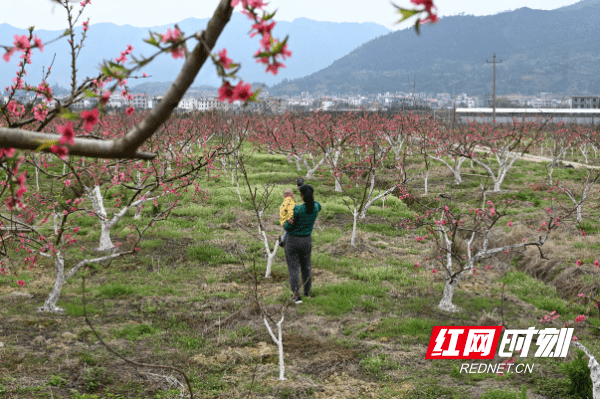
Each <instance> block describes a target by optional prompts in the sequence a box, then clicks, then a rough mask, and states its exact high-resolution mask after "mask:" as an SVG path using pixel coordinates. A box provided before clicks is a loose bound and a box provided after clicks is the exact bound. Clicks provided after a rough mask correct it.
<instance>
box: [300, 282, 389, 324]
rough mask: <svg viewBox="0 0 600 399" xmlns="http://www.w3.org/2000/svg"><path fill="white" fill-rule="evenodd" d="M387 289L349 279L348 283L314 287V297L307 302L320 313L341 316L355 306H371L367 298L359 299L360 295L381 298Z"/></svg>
mask: <svg viewBox="0 0 600 399" xmlns="http://www.w3.org/2000/svg"><path fill="white" fill-rule="evenodd" d="M387 291H388V290H387V289H385V288H383V287H381V286H376V285H370V284H363V283H360V282H358V281H350V282H348V283H340V284H332V285H326V286H323V287H315V288H314V295H315V297H314V298H313V299H311V300H310V302H307V303H308V304H309V305H310V307H315V308H317V309H318V310H319V312H320V313H323V314H327V315H332V316H341V315H343V314H346V313H348V312H351V311H352V310H353V309H355V308H356V307H357V306H363V305H367V306H372V304H371V302H370V301H369V300H361V299H360V298H361V297H362V296H368V297H374V298H383V297H385V294H386V293H387Z"/></svg>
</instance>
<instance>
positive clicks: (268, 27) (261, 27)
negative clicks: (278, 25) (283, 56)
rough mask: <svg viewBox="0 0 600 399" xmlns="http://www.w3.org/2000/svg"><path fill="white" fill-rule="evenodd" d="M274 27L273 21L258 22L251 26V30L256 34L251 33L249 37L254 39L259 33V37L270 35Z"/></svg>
mask: <svg viewBox="0 0 600 399" xmlns="http://www.w3.org/2000/svg"><path fill="white" fill-rule="evenodd" d="M274 27H275V21H272V22H271V23H268V21H260V22H259V23H257V24H254V25H252V29H256V32H253V33H252V34H251V35H250V37H254V36H256V35H258V34H259V33H260V34H261V35H264V34H271V31H272V30H273V28H274Z"/></svg>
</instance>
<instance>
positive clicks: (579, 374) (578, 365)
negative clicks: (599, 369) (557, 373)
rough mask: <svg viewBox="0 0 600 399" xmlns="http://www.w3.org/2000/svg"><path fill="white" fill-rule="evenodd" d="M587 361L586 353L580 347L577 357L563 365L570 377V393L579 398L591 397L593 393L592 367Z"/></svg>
mask: <svg viewBox="0 0 600 399" xmlns="http://www.w3.org/2000/svg"><path fill="white" fill-rule="evenodd" d="M587 363H588V361H587V359H586V358H585V353H584V352H583V351H582V350H581V349H579V350H577V355H576V356H575V359H573V360H572V361H571V362H569V363H565V364H564V365H563V366H562V368H563V369H564V371H565V372H566V373H567V376H568V377H569V382H570V383H569V393H570V394H572V395H574V396H575V397H576V398H578V399H579V398H581V399H586V398H591V397H592V395H593V394H592V387H593V385H592V379H591V378H590V368H589V367H588V365H587Z"/></svg>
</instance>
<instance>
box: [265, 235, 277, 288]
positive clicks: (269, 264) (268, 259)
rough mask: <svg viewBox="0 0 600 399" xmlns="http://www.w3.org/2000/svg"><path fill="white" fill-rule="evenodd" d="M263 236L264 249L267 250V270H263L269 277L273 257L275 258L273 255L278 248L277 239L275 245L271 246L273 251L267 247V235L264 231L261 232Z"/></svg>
mask: <svg viewBox="0 0 600 399" xmlns="http://www.w3.org/2000/svg"><path fill="white" fill-rule="evenodd" d="M261 233H262V236H263V242H264V244H265V250H266V251H267V270H266V272H265V277H267V278H270V277H271V266H272V265H273V259H275V255H277V250H278V249H279V240H277V241H276V242H275V246H274V247H273V251H271V250H270V249H269V240H268V239H267V235H266V233H265V232H264V231H262V232H261Z"/></svg>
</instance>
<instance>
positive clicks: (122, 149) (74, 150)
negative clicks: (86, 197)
mask: <svg viewBox="0 0 600 399" xmlns="http://www.w3.org/2000/svg"><path fill="white" fill-rule="evenodd" d="M232 12H233V8H232V7H231V0H221V1H220V2H219V5H218V6H217V8H216V10H215V13H214V14H213V16H212V18H211V19H210V21H209V22H208V25H207V27H206V30H205V31H200V32H198V33H197V34H196V38H197V39H198V43H197V44H196V46H195V47H194V49H193V50H192V51H191V52H189V53H188V54H187V56H186V60H185V63H184V64H183V67H182V68H181V71H179V75H178V76H177V78H176V79H175V81H174V82H173V84H172V85H171V87H170V88H169V90H168V91H167V93H166V94H165V96H164V97H163V99H162V100H161V101H160V102H159V103H158V104H157V105H156V107H155V108H154V109H152V111H150V112H149V113H148V114H146V116H145V117H144V119H143V120H142V121H141V122H140V123H139V124H138V125H137V126H135V127H133V128H132V129H131V130H130V131H129V132H127V134H125V136H123V137H121V138H118V139H115V140H111V141H101V140H90V139H85V138H76V139H75V145H74V146H72V147H70V148H69V153H70V154H72V155H79V156H86V157H91V158H140V159H150V158H154V157H155V156H156V155H155V154H150V153H144V152H139V151H138V148H140V147H141V146H142V144H144V142H145V141H146V140H148V139H149V138H150V137H151V136H152V135H153V134H154V132H156V130H158V128H159V127H160V126H161V125H162V124H163V123H165V121H166V120H167V119H169V117H170V116H171V113H172V112H173V110H174V109H175V107H177V104H179V101H180V100H181V99H182V98H183V95H184V94H185V92H186V91H187V89H188V88H189V87H190V86H191V85H192V83H193V82H194V79H195V78H196V76H197V75H198V72H200V68H202V65H204V63H205V62H206V59H207V58H208V56H209V55H210V51H211V50H212V48H213V47H214V46H215V44H216V42H217V39H218V38H219V36H220V35H221V32H223V29H224V28H225V25H227V23H228V22H229V19H230V18H231V14H232ZM59 138H60V136H59V135H58V134H44V133H35V132H31V131H28V130H21V129H10V128H0V148H18V149H24V150H35V149H37V148H39V147H40V146H41V145H42V144H44V142H46V141H48V140H58V139H59ZM45 151H48V150H45Z"/></svg>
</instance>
